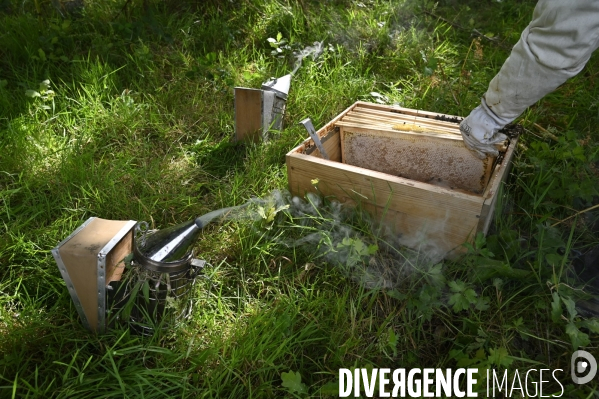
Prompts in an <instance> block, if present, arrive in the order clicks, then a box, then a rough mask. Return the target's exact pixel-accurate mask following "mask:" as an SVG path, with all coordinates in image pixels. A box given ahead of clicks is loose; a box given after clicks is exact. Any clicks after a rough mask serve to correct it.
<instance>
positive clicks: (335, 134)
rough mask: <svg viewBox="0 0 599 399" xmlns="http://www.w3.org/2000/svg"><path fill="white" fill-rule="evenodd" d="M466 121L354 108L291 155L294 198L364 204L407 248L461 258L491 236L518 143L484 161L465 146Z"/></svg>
mask: <svg viewBox="0 0 599 399" xmlns="http://www.w3.org/2000/svg"><path fill="white" fill-rule="evenodd" d="M461 119H462V118H460V117H456V116H451V115H442V114H436V113H432V112H426V111H419V110H412V109H406V108H400V107H394V106H386V105H378V104H371V103H365V102H356V103H355V104H353V105H352V106H350V107H349V108H348V109H346V110H345V111H344V112H342V113H341V114H340V115H338V116H337V117H336V118H335V119H333V120H332V121H331V122H329V123H328V124H326V125H325V126H324V127H322V128H321V129H320V130H319V131H318V132H317V135H318V136H319V137H320V140H321V142H322V145H323V147H324V149H325V152H326V153H327V156H328V158H329V159H328V160H327V159H324V158H323V156H322V154H321V153H320V151H319V150H318V149H317V148H316V145H315V144H314V142H313V140H312V139H310V138H308V139H306V140H305V141H304V142H303V143H301V144H300V145H299V146H297V147H296V148H294V149H293V150H291V151H290V152H289V153H287V157H286V158H287V174H288V179H289V190H290V191H291V193H292V194H294V195H299V196H303V195H305V194H306V193H307V192H318V193H320V194H322V195H325V196H334V197H336V199H337V200H339V201H341V202H348V201H349V202H352V203H354V204H357V203H359V204H360V205H361V206H362V207H364V208H365V209H367V210H368V211H370V212H371V213H373V214H374V215H375V217H377V218H378V219H379V220H380V221H381V222H383V223H385V224H386V225H388V226H389V227H391V228H392V229H393V231H395V232H396V233H397V234H398V236H399V237H400V242H401V243H402V244H404V245H406V246H408V247H411V248H415V249H421V250H424V251H427V252H429V253H430V255H431V256H433V257H437V256H444V257H453V256H455V255H458V254H459V253H461V252H463V250H464V247H463V246H462V244H463V243H465V242H471V241H472V239H473V238H474V236H475V235H476V233H477V232H482V233H484V234H486V233H487V231H488V229H489V225H490V223H491V220H492V216H493V211H494V207H495V202H496V200H497V193H498V189H499V187H500V185H501V183H502V182H503V181H504V180H505V178H506V177H507V175H508V171H509V167H510V164H511V160H512V157H513V155H514V149H515V147H516V144H517V136H514V137H513V138H511V139H510V141H509V142H506V143H505V144H504V146H503V148H502V149H501V150H500V156H499V157H498V158H487V159H486V160H482V161H481V160H480V159H478V158H476V157H475V156H474V155H472V154H471V153H470V152H469V151H468V149H467V148H466V147H465V146H464V144H463V142H462V136H461V134H460V131H459V122H460V121H461Z"/></svg>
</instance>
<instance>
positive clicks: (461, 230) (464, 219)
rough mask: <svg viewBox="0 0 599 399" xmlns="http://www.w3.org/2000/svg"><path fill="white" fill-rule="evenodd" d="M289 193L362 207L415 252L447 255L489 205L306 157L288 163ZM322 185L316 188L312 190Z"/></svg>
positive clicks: (475, 198)
mask: <svg viewBox="0 0 599 399" xmlns="http://www.w3.org/2000/svg"><path fill="white" fill-rule="evenodd" d="M287 167H288V179H289V189H290V191H291V193H292V194H294V195H299V196H303V195H305V194H306V193H307V192H318V193H319V194H322V195H325V196H328V195H332V196H334V197H336V198H337V199H338V200H339V201H341V202H348V201H350V202H354V203H357V202H359V203H360V204H361V205H362V206H363V207H364V208H366V209H367V210H369V211H370V212H372V213H373V214H374V215H375V216H376V217H379V218H381V221H383V222H386V223H388V224H389V225H390V226H391V227H392V228H393V229H394V230H395V231H396V232H397V233H398V234H401V235H402V240H403V241H404V242H405V243H406V245H409V246H410V247H418V246H419V245H418V244H419V243H421V244H423V245H425V244H426V245H432V246H434V247H435V248H436V251H438V252H442V253H447V252H449V251H452V250H454V249H455V248H458V247H459V246H460V245H461V244H462V243H464V242H466V241H468V240H470V239H471V237H472V236H473V234H474V233H475V232H476V228H477V225H478V222H479V216H480V211H481V208H482V202H483V199H482V198H481V197H480V196H475V195H468V194H462V193H457V192H452V191H450V190H445V189H442V188H437V187H434V186H430V185H427V184H424V183H419V182H413V181H410V180H407V179H402V178H394V177H393V176H389V175H386V174H384V173H380V172H375V171H370V170H366V169H361V168H357V167H354V166H351V165H346V164H337V163H335V162H329V161H324V160H320V159H314V158H312V157H310V156H306V155H303V154H290V155H289V156H288V157H287ZM315 179H317V181H318V183H317V184H316V185H314V184H312V182H313V180H315Z"/></svg>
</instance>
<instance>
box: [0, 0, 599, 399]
mask: <svg viewBox="0 0 599 399" xmlns="http://www.w3.org/2000/svg"><path fill="white" fill-rule="evenodd" d="M72 3H75V2H69V4H66V3H65V4H62V5H61V4H60V3H59V2H58V1H46V0H36V1H34V2H16V1H11V0H4V1H0V154H2V156H1V157H0V221H1V222H2V223H1V224H0V225H1V226H2V227H1V228H0V265H1V266H2V267H1V268H0V331H1V334H0V351H1V352H2V353H3V355H4V356H3V357H2V358H0V393H1V394H2V395H1V396H3V397H4V396H6V397H11V396H12V397H41V396H43V397H49V396H53V397H69V398H72V397H94V398H97V397H109V396H114V397H133V396H136V397H137V396H141V397H170V396H173V397H179V396H181V397H218V398H225V397H231V398H238V397H261V398H262V397H264V398H268V397H307V396H311V397H321V396H327V395H330V394H335V393H336V392H337V391H336V387H337V384H338V373H339V371H338V370H339V369H340V368H350V369H351V368H353V367H358V368H363V367H366V368H373V367H374V368H376V367H389V368H398V367H406V368H411V367H442V368H446V367H447V368H456V367H465V366H468V367H477V368H479V370H485V369H487V368H493V369H497V370H502V369H504V368H507V369H508V370H509V372H510V373H511V374H510V375H513V374H514V372H515V371H516V370H519V371H520V372H522V371H525V370H528V369H530V368H532V367H535V368H549V369H558V368H559V369H563V380H561V382H562V384H563V385H564V389H565V393H564V395H563V397H581V398H590V397H593V395H595V396H596V395H597V389H598V385H597V382H596V380H595V381H594V382H591V383H589V384H586V385H582V386H578V385H575V384H573V383H572V381H571V379H570V377H569V375H570V356H571V354H572V353H573V352H574V351H575V350H576V349H585V350H587V351H588V352H591V353H594V354H597V353H598V350H597V342H598V341H597V338H598V333H599V320H598V319H597V318H596V317H594V316H593V313H592V309H593V306H592V303H593V302H592V300H591V299H592V298H591V294H592V284H593V282H592V279H593V278H594V276H596V273H595V272H594V271H593V270H591V269H592V267H593V266H596V262H593V261H592V259H594V258H593V256H595V257H596V254H597V250H596V245H597V244H598V243H599V237H598V233H597V230H598V227H597V226H599V223H598V221H597V215H599V214H598V213H597V212H596V209H595V208H592V207H593V206H595V205H596V204H598V203H599V201H598V200H597V199H598V198H599V193H598V190H597V187H599V184H598V183H599V174H598V170H599V169H598V165H597V161H598V158H599V157H598V154H597V153H598V151H597V148H599V147H597V142H598V141H599V136H598V135H597V129H596V128H595V126H596V124H597V121H598V120H599V108H598V100H597V99H598V98H599V82H598V81H597V67H598V65H599V64H598V61H599V58H598V57H597V55H595V56H594V57H593V58H592V59H591V61H590V62H589V64H588V65H587V67H586V68H585V69H584V71H583V72H582V73H581V74H580V75H579V76H577V77H575V78H573V79H572V80H571V81H569V82H568V83H566V84H565V85H563V86H562V87H560V88H559V89H558V90H557V91H556V92H554V93H552V94H551V95H549V96H547V97H546V98H545V99H543V100H542V101H540V102H539V103H537V104H535V105H533V106H532V107H531V108H530V109H529V110H527V111H526V112H525V113H524V114H523V115H522V116H521V117H520V118H519V119H518V121H517V122H519V123H521V124H522V125H523V127H524V129H525V133H524V135H523V137H522V138H521V143H522V145H521V146H519V148H518V152H517V154H516V157H515V160H514V165H513V169H512V173H511V176H510V178H509V179H508V181H507V184H506V185H505V187H504V190H503V193H502V195H501V197H500V201H499V204H498V206H497V209H496V212H495V220H494V224H493V227H492V230H491V232H490V234H489V235H488V236H487V237H482V236H479V237H477V239H476V241H475V242H474V243H473V245H471V246H470V247H469V249H468V254H467V255H466V256H464V257H463V258H461V259H459V260H457V261H451V262H450V261H444V262H439V263H431V262H429V261H427V258H426V256H425V255H426V254H420V253H417V252H414V251H410V250H407V249H405V248H401V247H398V246H397V245H396V244H395V243H394V241H393V239H392V238H389V236H387V235H384V234H381V232H380V231H377V230H376V226H377V223H376V220H372V218H370V217H369V216H368V215H367V214H364V213H360V212H352V211H351V210H349V209H346V208H345V207H340V206H339V205H338V204H336V203H335V202H334V201H333V200H332V199H327V200H325V201H323V200H321V199H319V198H316V197H314V198H308V199H301V200H300V199H297V200H295V201H294V200H292V199H291V198H290V197H288V196H287V194H286V193H285V189H286V187H287V176H286V168H285V162H284V155H285V153H286V152H287V151H289V149H291V148H293V147H294V146H295V145H297V144H298V143H299V142H301V141H302V140H303V139H304V138H305V137H306V132H305V130H303V128H302V127H301V126H299V125H298V124H297V122H299V121H300V120H302V119H304V118H305V117H310V118H312V121H313V122H314V125H315V126H316V127H317V128H318V127H320V126H322V125H323V124H324V123H326V122H327V121H329V120H330V119H332V118H333V117H334V116H335V115H337V114H338V113H339V112H341V111H342V110H343V109H345V108H346V107H348V106H349V105H351V104H352V103H354V102H355V101H356V100H365V101H372V102H382V103H387V104H400V105H402V106H405V107H409V108H416V109H424V110H428V111H434V112H441V113H445V114H453V115H460V116H465V115H467V114H468V112H469V111H470V110H471V109H472V108H473V107H474V106H476V104H477V103H478V101H479V98H480V96H481V95H482V93H484V91H485V90H486V86H487V84H488V82H489V80H490V79H491V78H492V76H493V75H494V74H495V73H496V72H497V71H498V69H499V68H500V66H501V64H502V62H503V60H504V59H505V58H506V57H507V55H508V54H509V49H510V48H511V46H513V45H514V44H515V43H516V41H517V40H518V38H519V34H520V32H521V31H522V29H523V28H524V27H525V26H526V24H527V23H528V21H529V20H530V18H531V15H532V9H533V7H534V2H533V1H517V0H503V1H483V2H480V1H460V2H458V1H453V0H446V1H441V2H438V3H434V2H429V1H425V2H416V1H411V0H405V1H384V0H363V1H350V0H328V1H316V0H242V1H236V2H232V1H224V0H220V1H219V0H208V1H202V2H194V1H154V0H146V1H138V0H132V1H116V0H115V1H110V2H100V1H92V0H87V1H85V2H84V3H81V4H83V7H81V4H80V3H76V4H72ZM59 10H60V12H59ZM269 39H270V40H269ZM314 42H322V44H323V52H322V54H321V55H320V56H319V57H318V58H316V59H313V58H311V57H306V58H305V59H304V60H303V62H302V64H301V67H300V68H299V69H298V71H297V74H296V75H295V76H294V78H293V81H292V83H291V90H290V93H289V98H288V100H287V109H286V112H285V129H284V130H283V131H281V132H280V133H278V134H276V135H274V136H273V137H272V138H271V140H270V142H269V143H268V144H263V143H255V144H238V143H235V142H234V140H233V136H234V110H233V90H232V88H233V87H235V86H243V87H255V88H257V87H259V86H260V84H261V83H263V82H264V81H266V80H268V79H269V78H270V77H273V76H275V77H276V76H282V75H284V74H286V73H289V72H291V71H292V70H293V69H294V67H296V66H297V65H298V64H297V54H300V53H301V50H302V49H305V48H306V47H308V46H313V45H314ZM253 198H254V199H260V200H254V202H253V208H252V209H253V211H252V212H253V213H252V212H250V213H249V214H244V215H243V217H242V216H239V217H234V218H229V219H227V220H219V221H215V222H213V223H212V224H211V225H210V226H209V227H208V228H206V229H205V230H204V232H203V234H202V235H201V237H200V239H199V241H198V245H197V248H196V249H197V251H198V253H199V254H200V256H201V257H202V258H203V259H205V260H207V262H208V265H207V267H206V269H205V274H204V276H203V278H201V279H199V280H198V283H197V286H196V289H195V290H194V293H193V295H192V301H193V303H194V311H193V313H192V315H191V317H190V319H189V320H187V321H186V322H185V323H183V324H182V325H180V326H177V327H173V328H171V329H169V330H168V331H166V332H161V333H157V334H155V335H154V336H152V337H142V336H139V335H135V334H132V333H131V332H130V331H129V330H127V329H126V328H125V327H115V328H114V329H112V330H110V331H109V332H108V333H107V334H106V335H102V336H97V335H94V334H92V333H89V332H87V331H86V330H85V329H84V328H83V326H82V324H81V322H80V320H79V318H78V315H77V312H76V309H75V308H74V306H73V304H72V302H71V299H70V296H69V294H68V291H67V289H66V286H65V283H64V281H63V280H62V278H61V276H60V274H59V272H58V268H57V267H56V264H55V262H54V259H53V257H52V255H51V252H50V251H51V249H52V248H53V247H54V246H56V245H57V243H58V242H60V241H61V240H62V239H64V238H65V237H66V236H68V235H69V234H70V233H71V232H72V231H73V230H74V229H75V228H76V227H77V226H79V225H80V224H81V223H82V222H83V221H85V220H86V219H87V218H89V217H90V216H99V217H103V218H107V219H118V220H129V219H132V220H145V221H147V222H148V223H149V224H150V226H151V227H152V228H165V227H167V226H171V225H174V224H176V223H179V222H184V221H187V220H190V219H192V218H194V217H196V216H198V215H202V214H205V213H207V212H210V211H213V210H216V209H219V208H222V207H226V206H233V205H239V204H243V203H245V202H247V201H249V200H251V199H253ZM287 206H289V207H287ZM593 248H595V249H593ZM585 264H586V266H587V267H586V269H585V268H584V267H583V266H584V265H585ZM369 267H370V269H368V268H369ZM364 270H366V272H364ZM368 270H379V271H380V270H383V271H385V272H387V273H390V276H391V277H392V284H387V285H385V287H384V288H383V287H381V286H380V285H377V284H376V279H374V280H373V278H372V273H370V274H369V272H368ZM578 274H581V275H582V276H583V278H578ZM373 281H374V282H373ZM584 303H586V304H587V305H588V304H589V303H590V304H591V305H589V306H582V305H583V304H584ZM585 309H586V310H585ZM481 384H482V385H481V386H480V388H481V389H483V387H484V381H483V380H481ZM547 389H548V390H547V392H553V393H559V392H560V388H559V385H557V384H553V385H551V387H550V388H549V387H548V388H547ZM481 392H483V391H481ZM514 396H515V395H514Z"/></svg>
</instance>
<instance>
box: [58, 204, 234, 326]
mask: <svg viewBox="0 0 599 399" xmlns="http://www.w3.org/2000/svg"><path fill="white" fill-rule="evenodd" d="M242 206H245V205H242ZM242 206H239V207H231V208H224V209H219V210H217V211H213V212H210V213H207V214H205V215H203V216H200V217H198V218H196V219H195V220H190V221H188V222H185V223H181V224H178V225H176V226H172V227H168V228H165V229H162V230H154V231H152V230H149V229H148V224H147V223H146V222H137V223H136V222H135V221H132V220H129V221H116V220H105V219H100V218H96V217H92V218H89V219H88V220H87V221H86V222H85V223H83V225H81V226H80V227H78V228H77V229H76V230H75V231H74V232H73V233H72V234H71V235H69V237H67V238H66V239H65V240H63V241H62V242H61V243H60V244H59V245H58V246H57V247H56V248H54V249H53V250H52V253H53V255H54V258H55V260H56V263H57V265H58V268H59V270H60V272H61V274H62V277H63V279H64V281H65V283H66V285H67V289H68V290H69V293H70V294H71V298H72V300H73V303H74V304H75V308H76V309H77V311H78V313H79V316H80V318H81V320H82V321H83V324H84V326H85V327H86V328H88V329H89V330H91V331H95V332H98V333H103V332H105V331H106V329H107V328H110V327H113V326H114V325H116V324H123V323H124V324H127V325H129V326H130V327H131V328H132V329H133V330H134V331H137V332H139V333H141V334H143V335H150V334H152V333H153V332H154V331H155V330H156V329H157V328H160V329H165V328H168V327H171V326H173V325H175V324H176V323H179V322H181V321H183V320H185V319H186V318H187V317H188V316H189V315H190V314H191V311H192V305H193V301H192V298H191V295H192V289H193V286H194V284H195V281H196V279H197V277H198V276H199V274H200V272H201V270H202V268H203V267H204V264H205V261H203V260H200V259H197V258H195V256H194V252H193V248H192V247H193V245H194V244H195V242H196V240H197V238H198V236H199V234H200V232H201V230H202V229H203V228H204V227H205V226H206V225H207V224H208V223H209V222H210V221H211V220H213V219H215V218H217V217H218V216H221V215H223V214H225V213H228V212H230V211H232V210H234V209H239V208H241V207H242Z"/></svg>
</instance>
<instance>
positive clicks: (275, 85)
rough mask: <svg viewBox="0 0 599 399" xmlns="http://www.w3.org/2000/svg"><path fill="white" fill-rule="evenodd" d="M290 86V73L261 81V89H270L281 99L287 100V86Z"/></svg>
mask: <svg viewBox="0 0 599 399" xmlns="http://www.w3.org/2000/svg"><path fill="white" fill-rule="evenodd" d="M290 87H291V74H287V75H285V76H281V77H280V78H274V79H271V80H269V81H268V82H264V83H262V90H265V91H272V92H274V93H275V94H276V95H277V96H279V97H281V98H282V99H283V100H287V95H288V94H289V88H290Z"/></svg>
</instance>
